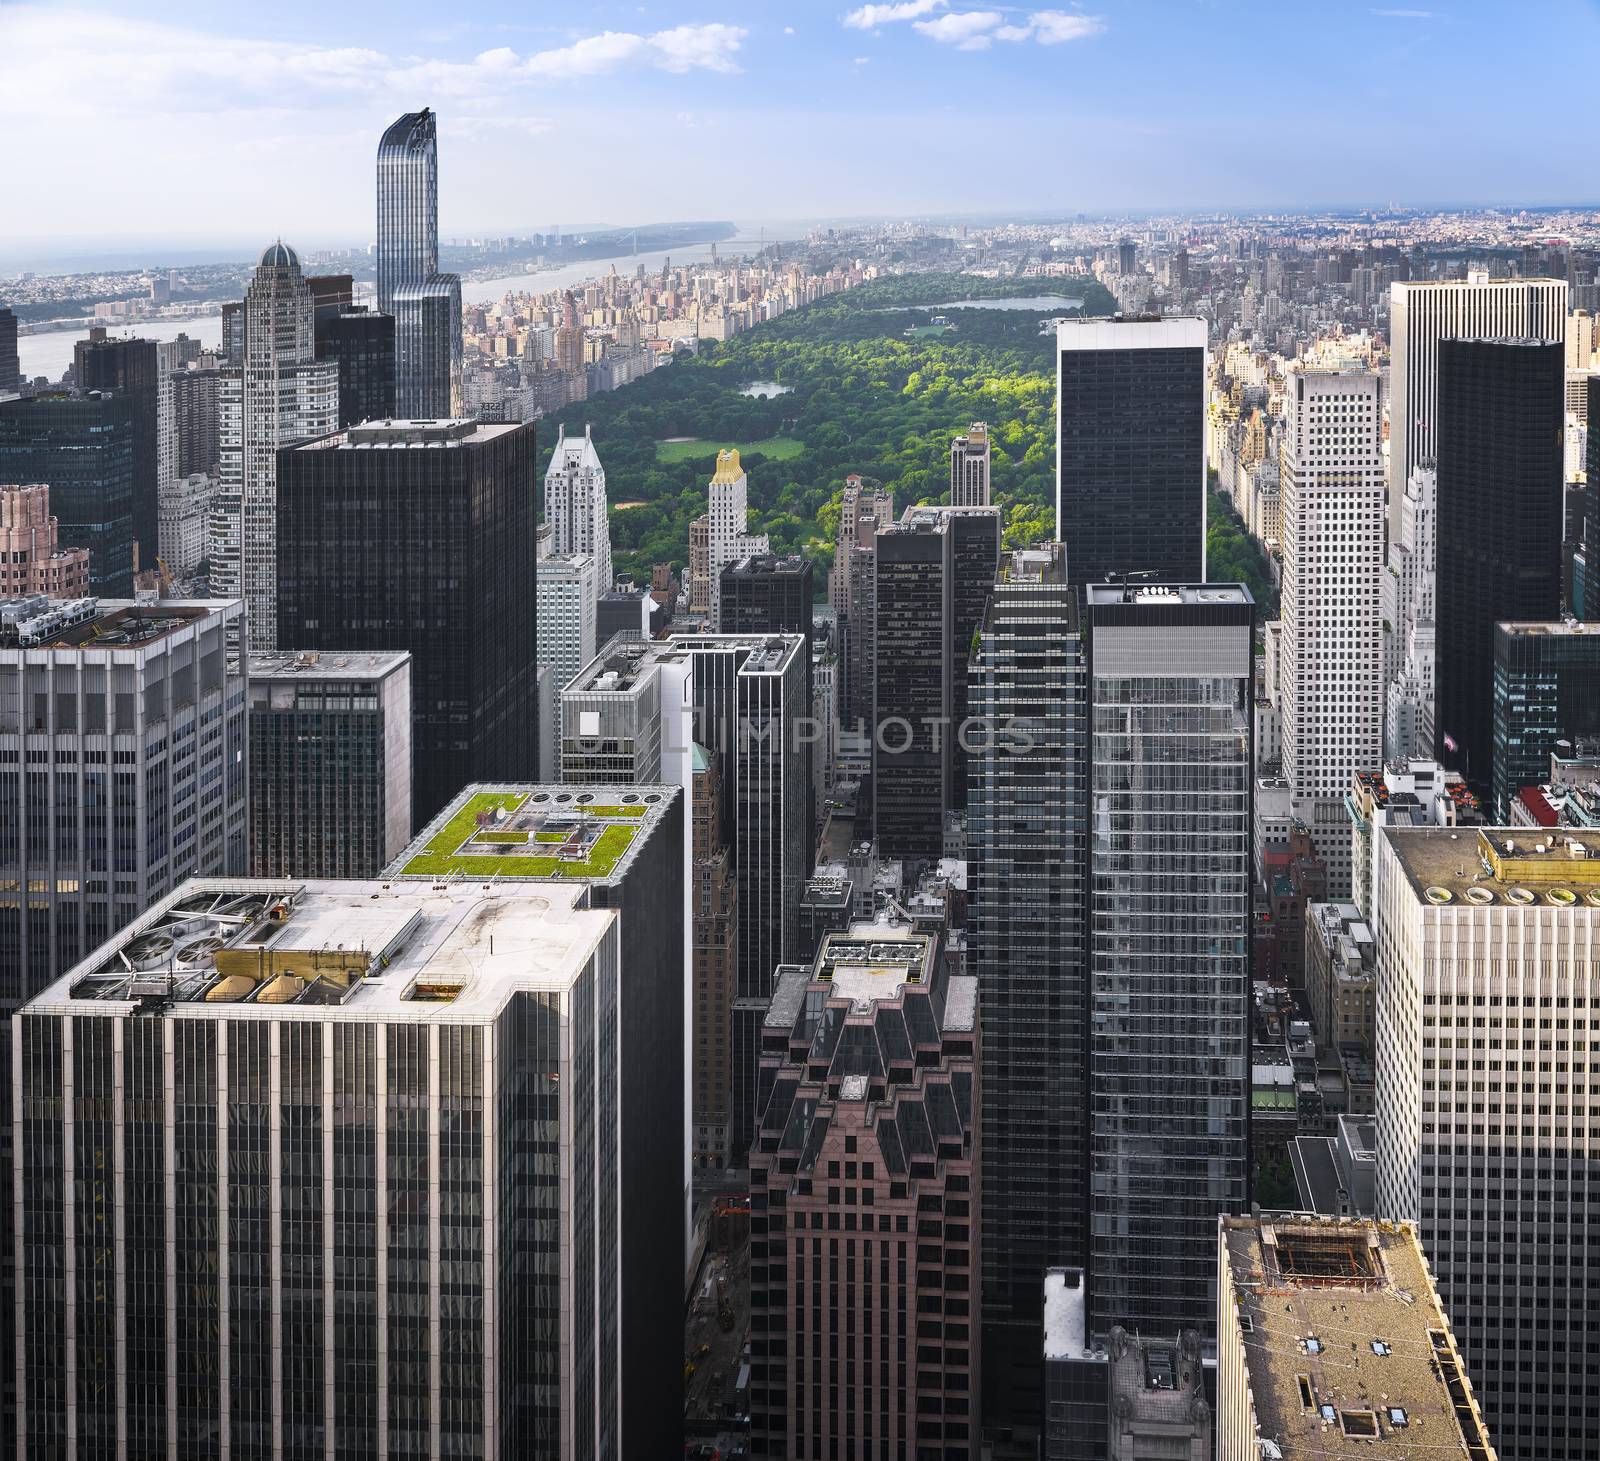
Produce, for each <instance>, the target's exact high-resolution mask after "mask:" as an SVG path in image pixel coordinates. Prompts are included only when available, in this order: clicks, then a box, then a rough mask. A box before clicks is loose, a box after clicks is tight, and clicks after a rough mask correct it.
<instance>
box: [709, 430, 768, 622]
mask: <svg viewBox="0 0 1600 1461" xmlns="http://www.w3.org/2000/svg"><path fill="white" fill-rule="evenodd" d="M708 490H709V496H710V504H709V511H708V512H707V514H706V516H707V517H709V518H710V519H711V523H710V532H709V534H708V537H707V541H706V546H707V557H706V575H707V585H708V591H707V596H706V609H707V612H708V614H709V615H710V620H711V625H712V627H713V628H716V627H718V626H720V625H721V623H722V570H723V569H724V568H726V567H727V566H728V565H729V564H730V563H736V562H738V560H739V559H741V558H748V557H749V556H750V555H751V554H753V553H769V552H771V551H772V549H771V545H770V544H769V543H768V542H767V538H766V535H765V534H764V533H752V532H750V530H749V498H750V479H749V477H748V476H747V475H746V473H745V471H744V469H743V468H742V467H741V466H740V465H739V453H738V451H737V450H736V449H729V450H727V451H719V452H718V453H717V469H716V471H714V472H713V473H712V474H711V483H710V487H709V489H708Z"/></svg>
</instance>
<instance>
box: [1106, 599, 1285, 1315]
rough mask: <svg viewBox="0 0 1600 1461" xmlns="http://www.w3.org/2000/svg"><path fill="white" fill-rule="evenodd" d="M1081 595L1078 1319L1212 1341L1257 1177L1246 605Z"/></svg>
mask: <svg viewBox="0 0 1600 1461" xmlns="http://www.w3.org/2000/svg"><path fill="white" fill-rule="evenodd" d="M1086 594H1087V615H1088V618H1087V629H1088V674H1089V714H1090V723H1089V763H1090V771H1089V826H1088V838H1089V870H1090V884H1089V1011H1088V1040H1089V1089H1088V1101H1087V1108H1088V1112H1089V1192H1088V1200H1089V1210H1088V1221H1089V1275H1088V1282H1089V1303H1088V1316H1089V1325H1090V1328H1091V1330H1092V1332H1094V1333H1096V1334H1104V1333H1107V1332H1109V1330H1110V1329H1111V1327H1112V1326H1113V1325H1116V1324H1121V1325H1123V1326H1125V1327H1126V1328H1128V1329H1130V1330H1142V1331H1144V1332H1146V1333H1151V1332H1155V1333H1170V1332H1172V1331H1173V1330H1175V1329H1185V1328H1188V1329H1198V1330H1200V1332H1201V1333H1202V1334H1214V1333H1215V1331H1216V1322H1217V1321H1216V1314H1217V1293H1216V1281H1217V1215H1218V1214H1219V1213H1224V1212H1239V1211H1242V1210H1243V1208H1244V1206H1245V1204H1246V1203H1247V1202H1248V1200H1249V1185H1250V1126H1249V1120H1250V913H1251V893H1250V825H1251V786H1252V782H1251V754H1250V748H1251V708H1252V706H1253V704H1254V679H1255V676H1254V655H1253V652H1252V639H1253V630H1254V621H1255V605H1254V603H1252V602H1251V599H1250V595H1249V592H1248V591H1247V590H1246V589H1244V588H1242V587H1240V586H1239V585H1237V584H1203V585H1193V586H1191V585H1184V586H1181V587H1159V588H1157V587H1141V588H1134V587H1129V588H1126V589H1125V588H1122V587H1111V586H1106V587H1090V588H1088V589H1087V591H1086Z"/></svg>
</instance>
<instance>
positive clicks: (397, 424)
mask: <svg viewBox="0 0 1600 1461" xmlns="http://www.w3.org/2000/svg"><path fill="white" fill-rule="evenodd" d="M521 430H522V424H521V423H520V422H512V421H507V422H490V421H471V420H463V419H454V420H440V421H406V420H393V421H366V422H363V423H362V424H361V425H360V426H352V427H350V428H349V430H347V431H336V432H333V433H331V434H330V435H328V436H319V437H317V438H315V439H314V440H312V441H305V442H301V443H300V444H299V445H298V446H296V447H294V448H293V450H295V451H297V452H298V451H400V450H415V451H424V450H432V451H447V450H449V449H451V448H457V449H459V448H461V447H465V446H476V445H478V444H480V443H482V442H486V441H493V440H495V439H496V438H497V437H501V436H505V435H508V434H509V433H511V432H513V431H521Z"/></svg>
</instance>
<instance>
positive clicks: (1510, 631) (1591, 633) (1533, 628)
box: [1494, 619, 1600, 639]
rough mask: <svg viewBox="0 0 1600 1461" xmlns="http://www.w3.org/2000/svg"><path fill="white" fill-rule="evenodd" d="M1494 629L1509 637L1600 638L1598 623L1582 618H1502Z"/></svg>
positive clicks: (1599, 625)
mask: <svg viewBox="0 0 1600 1461" xmlns="http://www.w3.org/2000/svg"><path fill="white" fill-rule="evenodd" d="M1494 627H1495V631H1496V632H1497V633H1499V634H1504V635H1505V636H1507V638H1511V639H1578V638H1585V639H1600V624H1596V623H1594V622H1593V621H1592V620H1590V621H1588V622H1585V621H1584V620H1582V619H1502V620H1501V621H1500V622H1499V623H1498V624H1496V625H1495V626H1494Z"/></svg>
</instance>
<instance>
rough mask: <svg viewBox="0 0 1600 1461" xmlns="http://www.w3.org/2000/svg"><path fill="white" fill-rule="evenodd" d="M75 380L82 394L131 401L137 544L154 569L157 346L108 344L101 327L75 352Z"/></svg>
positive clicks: (148, 342)
mask: <svg viewBox="0 0 1600 1461" xmlns="http://www.w3.org/2000/svg"><path fill="white" fill-rule="evenodd" d="M72 379H73V382H74V383H75V385H76V386H77V388H78V390H80V391H115V392H116V393H117V394H119V395H123V396H126V397H127V399H128V412H129V422H130V424H131V426H132V428H133V540H134V542H135V543H136V544H137V545H138V551H139V566H140V567H141V568H147V569H148V568H154V567H155V556H156V502H157V494H158V492H159V489H160V477H159V474H158V462H159V452H158V450H157V446H158V438H159V434H160V419H159V411H160V394H161V390H160V382H161V372H160V365H159V363H158V361H157V356H156V342H155V341H154V340H129V339H108V338H107V336H106V332H105V330H104V328H102V327H101V326H98V325H97V326H95V327H94V328H93V329H92V330H90V332H89V338H88V339H87V340H79V341H78V342H77V343H76V344H75V345H74V346H73V349H72Z"/></svg>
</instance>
